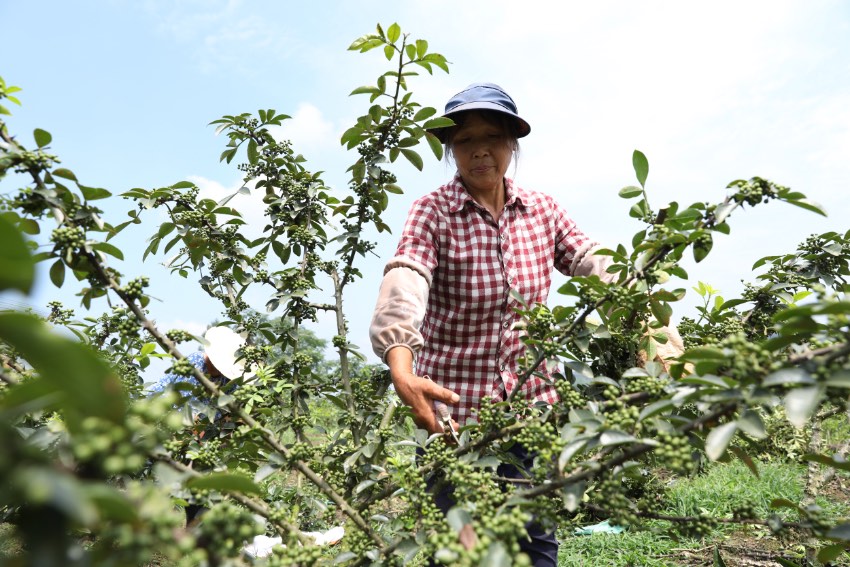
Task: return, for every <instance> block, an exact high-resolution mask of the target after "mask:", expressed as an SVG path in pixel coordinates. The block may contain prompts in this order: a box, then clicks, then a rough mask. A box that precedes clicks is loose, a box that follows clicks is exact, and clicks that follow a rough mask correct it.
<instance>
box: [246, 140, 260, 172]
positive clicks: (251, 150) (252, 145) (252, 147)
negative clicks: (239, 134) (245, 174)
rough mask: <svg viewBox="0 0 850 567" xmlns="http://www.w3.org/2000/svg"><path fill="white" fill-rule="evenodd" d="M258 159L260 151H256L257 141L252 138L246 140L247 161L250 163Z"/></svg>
mask: <svg viewBox="0 0 850 567" xmlns="http://www.w3.org/2000/svg"><path fill="white" fill-rule="evenodd" d="M258 159H260V152H259V151H257V141H256V140H254V139H253V138H252V139H251V140H249V141H248V162H249V163H251V164H252V165H253V164H255V163H257V160H258Z"/></svg>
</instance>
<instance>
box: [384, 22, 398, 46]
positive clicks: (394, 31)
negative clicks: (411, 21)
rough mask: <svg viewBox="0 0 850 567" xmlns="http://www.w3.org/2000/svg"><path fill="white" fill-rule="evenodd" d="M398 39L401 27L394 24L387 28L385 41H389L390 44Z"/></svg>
mask: <svg viewBox="0 0 850 567" xmlns="http://www.w3.org/2000/svg"><path fill="white" fill-rule="evenodd" d="M399 37H401V27H399V25H398V24H396V23H394V24H393V25H391V26H390V27H389V28H387V39H388V40H390V43H395V42H396V41H398V38H399Z"/></svg>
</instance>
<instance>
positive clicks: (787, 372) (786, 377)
mask: <svg viewBox="0 0 850 567" xmlns="http://www.w3.org/2000/svg"><path fill="white" fill-rule="evenodd" d="M814 383H815V379H814V378H813V377H812V375H811V374H809V373H808V372H807V371H805V370H803V369H802V368H782V369H780V370H777V371H776V372H771V373H770V374H768V375H767V376H765V378H764V380H763V381H762V383H761V385H762V386H787V385H800V384H814Z"/></svg>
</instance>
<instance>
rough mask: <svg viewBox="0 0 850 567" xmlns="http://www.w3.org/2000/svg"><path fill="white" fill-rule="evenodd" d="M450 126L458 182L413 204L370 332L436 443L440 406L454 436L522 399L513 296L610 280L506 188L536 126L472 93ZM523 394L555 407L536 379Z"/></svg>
mask: <svg viewBox="0 0 850 567" xmlns="http://www.w3.org/2000/svg"><path fill="white" fill-rule="evenodd" d="M444 115H445V116H446V117H449V118H451V119H452V120H453V121H454V122H455V125H454V126H452V127H450V128H441V129H436V130H432V131H431V132H432V133H433V134H434V135H435V136H437V138H439V139H440V141H441V142H443V143H444V144H445V147H446V152H447V156H450V157H452V158H453V159H454V162H455V164H456V165H457V173H456V175H455V177H454V179H453V180H452V181H451V182H449V183H448V184H447V185H444V186H442V187H440V188H439V189H437V190H436V191H434V192H432V193H430V194H428V195H425V196H424V197H421V198H420V199H418V200H417V201H416V202H415V203H414V204H413V207H412V208H411V210H410V213H409V215H408V218H407V222H406V224H405V226H404V230H403V232H402V235H401V240H400V242H399V245H398V248H397V251H396V256H395V257H394V258H393V259H392V260H390V262H389V263H388V264H387V266H386V269H385V272H384V274H385V275H384V279H383V282H382V284H381V290H380V293H379V297H378V302H377V306H376V308H375V313H374V316H373V320H372V325H371V329H370V334H371V338H372V345H373V348H374V350H375V353H376V354H377V355H378V356H379V357H381V359H382V360H383V361H384V362H386V364H387V365H388V366H389V368H390V374H391V377H392V381H393V384H394V386H395V389H396V392H397V393H398V396H399V397H400V398H401V400H402V401H403V402H404V403H405V404H407V405H408V406H410V408H411V410H412V413H413V418H414V420H415V422H416V423H417V425H418V426H419V427H422V428H424V429H427V430H428V431H429V432H431V433H436V432H442V431H444V428H443V427H442V425H441V423H440V421H439V420H438V416H437V415H436V414H435V407H440V403H444V404H448V405H449V408H450V411H451V417H452V419H453V423H452V426H453V427H457V425H458V423H461V424H462V423H465V422H466V421H467V419H469V418H471V417H473V413H474V410H475V409H476V408H477V407H478V405H479V404H480V402H481V399H482V398H485V397H490V398H492V399H494V400H503V399H505V398H506V396H508V395H510V394H511V392H513V390H514V389H515V388H516V386H517V384H518V381H519V374H518V372H519V363H518V361H519V359H520V357H521V356H522V355H523V343H522V341H521V339H520V331H518V330H516V329H514V323H517V322H519V316H518V315H517V314H516V312H515V309H517V308H519V307H521V304H520V303H519V302H518V301H517V300H516V299H515V298H514V297H512V295H511V293H510V292H511V291H512V290H513V291H515V292H518V293H519V295H520V296H521V297H522V298H524V300H525V301H526V302H527V303H528V304H534V303H545V302H546V299H547V297H548V295H549V288H550V285H551V275H552V270H553V269H557V270H558V271H560V272H562V273H564V274H566V275H569V276H576V275H590V274H596V275H598V276H600V277H601V278H603V279H605V280H606V281H607V280H610V279H611V278H612V276H611V275H610V274H608V273H607V272H606V271H605V268H606V267H607V265H608V262H609V260H608V257H607V256H595V255H594V254H592V251H593V248H594V247H595V246H597V245H598V244H597V243H595V242H593V241H591V240H590V239H588V237H587V236H585V234H584V233H583V232H581V231H580V230H579V229H578V228H577V227H576V224H575V222H573V220H572V219H571V218H570V217H569V216H568V215H567V213H566V211H564V209H563V208H562V207H561V206H560V205H559V204H558V203H557V202H556V201H555V200H554V199H552V198H551V197H549V196H547V195H543V194H541V193H536V192H534V191H530V190H527V189H523V188H520V187H518V186H517V185H515V184H514V182H513V180H511V179H510V178H507V177H505V174H506V172H507V169H508V166H509V165H510V163H511V161H512V160H513V158H514V157H515V155H516V153H517V151H518V150H519V144H518V139H519V138H522V137H525V136H527V135H528V134H529V132H530V131H531V127H530V126H529V124H528V123H527V122H526V121H525V120H524V119H522V118H521V117H520V116H519V115H518V114H517V108H516V104H515V103H514V101H513V99H511V97H510V96H508V94H507V93H506V92H505V91H504V90H503V89H501V88H500V87H499V86H497V85H494V84H491V83H476V84H472V85H470V86H469V87H467V88H466V89H465V90H463V91H462V92H460V93H458V94H456V95H455V96H453V97H452V98H451V99H450V100H449V102H448V103H447V104H446V110H445V114H444ZM414 358H415V359H416V370H415V372H414V367H413V362H414ZM541 370H543V369H541ZM520 394H521V396H522V397H524V398H526V399H530V400H540V401H544V402H549V403H551V402H555V401H557V399H558V398H557V394H556V392H555V389H554V388H553V387H552V386H551V385H549V384H547V382H546V381H545V380H543V379H541V378H539V377H536V376H533V377H531V378H530V379H529V380H528V381H527V382H526V383H525V384H524V385H523V388H522V391H521V392H520ZM524 457H525V458H524V459H523V460H525V461H526V463H527V464H530V460H531V459H530V458H528V456H527V455H524ZM444 496H445V495H438V497H437V499H438V504H439V505H440V507H441V508H447V507H449V506H450V505H451V502H450V500H448V499H446V498H444ZM441 500H442V502H441ZM533 532H534V533H533ZM529 535H531V536H532V537H531V540H530V541H525V542H523V545H522V547H523V550H524V551H525V552H526V553H528V554H529V556H530V557H531V558H532V560H533V561H534V564H535V565H556V563H557V550H558V544H557V540H556V539H555V536H554V533H543V532H541V531H540V530H535V529H534V528H533V526H532V527H530V528H529Z"/></svg>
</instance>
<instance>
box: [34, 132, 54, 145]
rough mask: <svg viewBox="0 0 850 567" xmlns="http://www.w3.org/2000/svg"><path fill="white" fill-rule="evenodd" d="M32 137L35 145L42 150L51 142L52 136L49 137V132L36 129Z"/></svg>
mask: <svg viewBox="0 0 850 567" xmlns="http://www.w3.org/2000/svg"><path fill="white" fill-rule="evenodd" d="M32 137H33V138H34V139H35V143H36V145H38V147H39V148H43V147H44V146H46V145H47V144H49V143H50V142H51V140H53V136H51V135H50V132H48V131H46V130H42V129H41V128H36V129H35V130H34V131H33V133H32Z"/></svg>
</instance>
